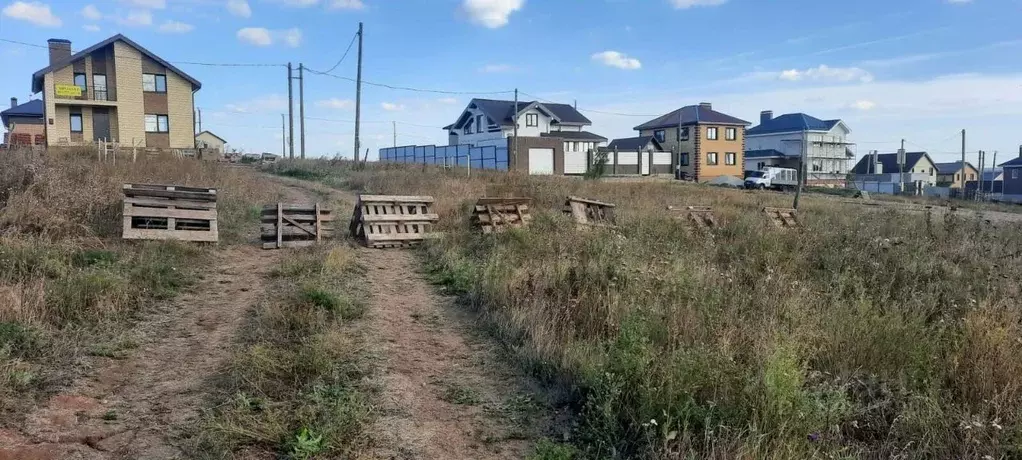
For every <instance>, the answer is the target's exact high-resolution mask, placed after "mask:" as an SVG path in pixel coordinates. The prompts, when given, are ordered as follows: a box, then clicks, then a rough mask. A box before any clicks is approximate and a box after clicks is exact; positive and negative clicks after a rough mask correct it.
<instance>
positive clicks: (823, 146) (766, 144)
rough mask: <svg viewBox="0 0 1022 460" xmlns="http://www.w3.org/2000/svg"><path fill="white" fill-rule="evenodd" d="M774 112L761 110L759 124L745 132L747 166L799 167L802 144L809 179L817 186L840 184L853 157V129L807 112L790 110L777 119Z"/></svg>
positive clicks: (755, 167)
mask: <svg viewBox="0 0 1022 460" xmlns="http://www.w3.org/2000/svg"><path fill="white" fill-rule="evenodd" d="M773 114H774V113H773V112H772V111H770V110H765V111H763V112H761V113H760V117H759V126H756V127H753V128H750V129H748V130H746V131H745V169H746V170H759V169H762V168H763V167H766V166H781V167H785V168H798V165H799V158H800V157H801V155H802V150H803V146H808V148H807V149H806V150H807V153H808V154H807V155H806V170H807V171H806V176H807V179H806V180H807V182H808V183H810V184H816V185H840V184H843V183H844V181H845V177H846V175H847V174H848V172H849V167H848V161H849V160H850V159H852V158H854V156H855V155H854V153H852V151H851V149H849V146H850V145H853V144H852V143H851V142H848V134H849V133H850V132H851V130H850V129H848V126H847V125H846V124H845V122H843V121H841V120H820V119H819V118H816V117H812V116H809V115H806V114H804V113H788V114H784V115H781V116H779V117H777V118H774V116H773Z"/></svg>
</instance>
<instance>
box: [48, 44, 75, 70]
mask: <svg viewBox="0 0 1022 460" xmlns="http://www.w3.org/2000/svg"><path fill="white" fill-rule="evenodd" d="M46 44H47V45H49V48H50V65H53V64H55V63H57V62H59V61H61V60H64V59H67V58H69V57H71V40H64V39H63V38H51V39H49V40H46Z"/></svg>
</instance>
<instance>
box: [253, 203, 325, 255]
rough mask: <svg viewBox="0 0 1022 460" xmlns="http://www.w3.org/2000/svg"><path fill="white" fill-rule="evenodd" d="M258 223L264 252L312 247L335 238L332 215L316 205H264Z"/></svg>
mask: <svg viewBox="0 0 1022 460" xmlns="http://www.w3.org/2000/svg"><path fill="white" fill-rule="evenodd" d="M260 220H261V226H260V234H261V235H262V240H263V249H280V248H298V247H304V246H312V245H314V244H316V243H319V242H320V241H322V240H323V239H326V238H331V237H333V235H334V233H333V230H334V229H333V227H330V226H329V225H330V224H331V223H332V222H333V220H334V218H333V214H332V213H331V211H330V209H328V208H324V207H322V206H320V204H319V203H316V204H305V205H302V204H284V203H277V204H275V205H268V206H263V210H262V214H261V216H260Z"/></svg>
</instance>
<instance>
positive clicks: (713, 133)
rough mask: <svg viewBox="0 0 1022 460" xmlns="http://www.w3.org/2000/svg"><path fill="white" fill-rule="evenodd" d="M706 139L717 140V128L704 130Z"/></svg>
mask: <svg viewBox="0 0 1022 460" xmlns="http://www.w3.org/2000/svg"><path fill="white" fill-rule="evenodd" d="M706 139H707V140H711V141H715V140H717V128H706Z"/></svg>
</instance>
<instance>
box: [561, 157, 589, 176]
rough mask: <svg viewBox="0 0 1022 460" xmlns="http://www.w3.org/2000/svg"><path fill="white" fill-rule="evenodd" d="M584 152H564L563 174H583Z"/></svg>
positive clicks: (584, 165)
mask: <svg viewBox="0 0 1022 460" xmlns="http://www.w3.org/2000/svg"><path fill="white" fill-rule="evenodd" d="M585 173H586V152H564V174H585Z"/></svg>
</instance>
